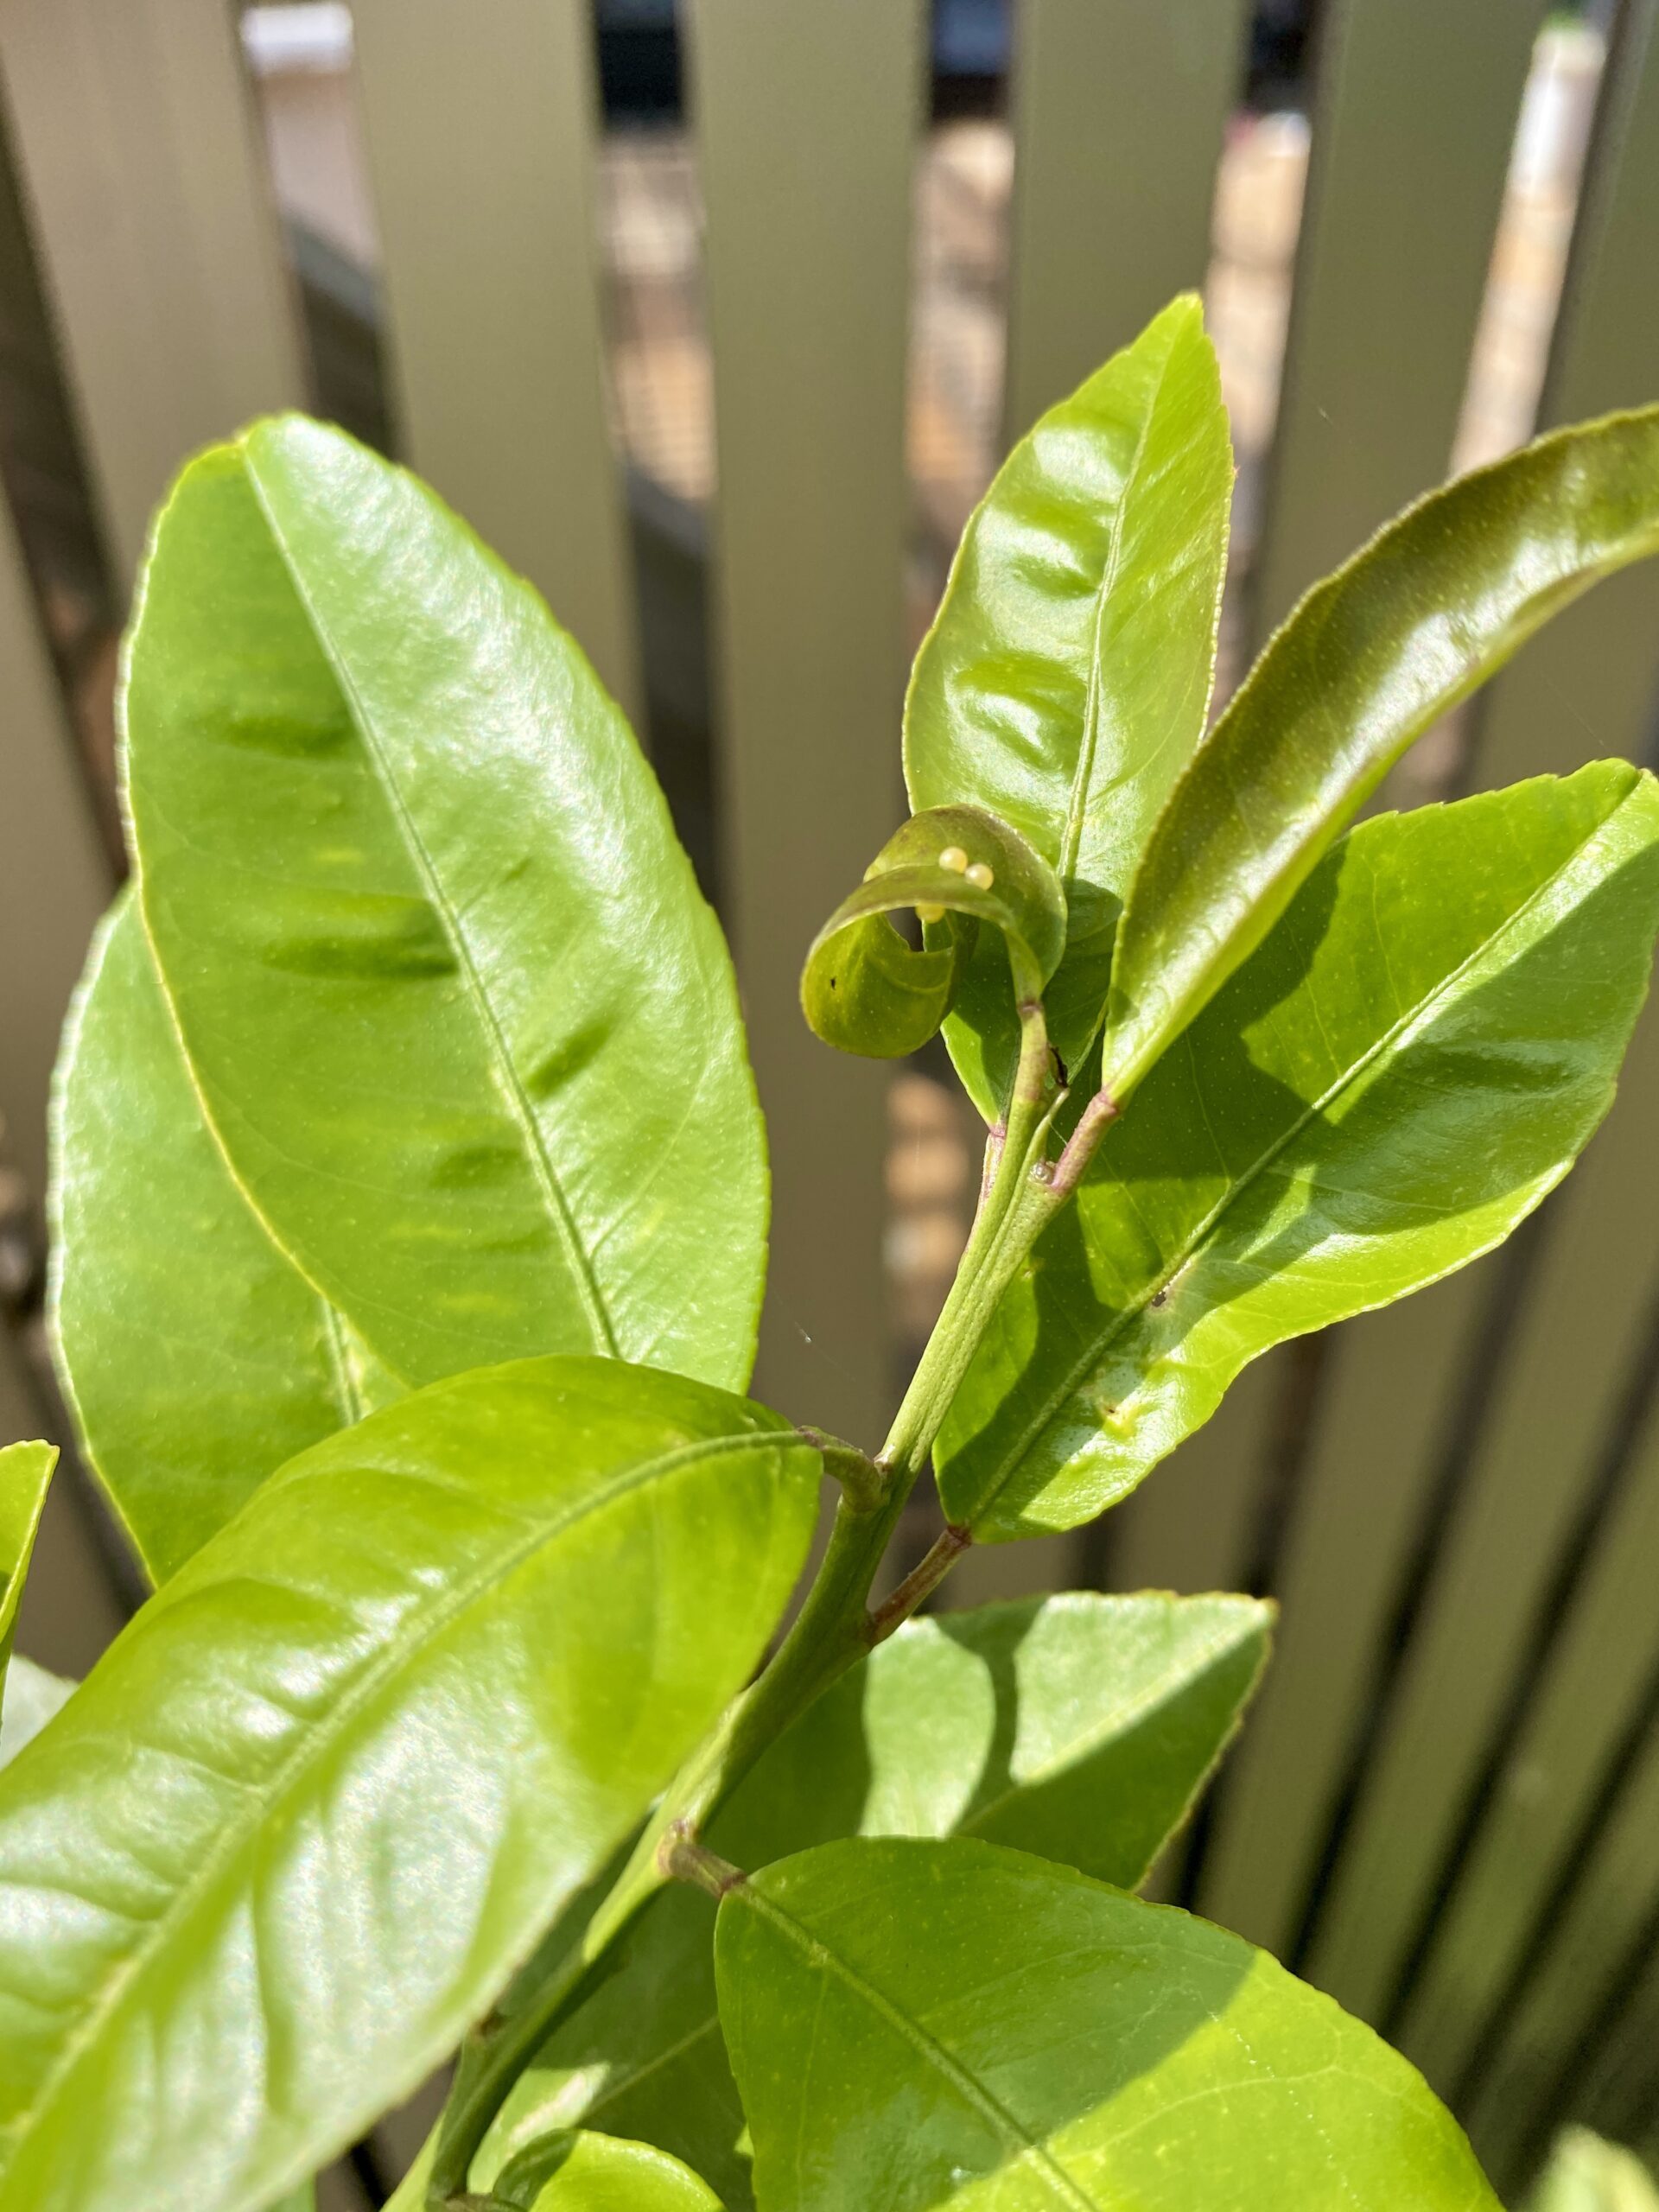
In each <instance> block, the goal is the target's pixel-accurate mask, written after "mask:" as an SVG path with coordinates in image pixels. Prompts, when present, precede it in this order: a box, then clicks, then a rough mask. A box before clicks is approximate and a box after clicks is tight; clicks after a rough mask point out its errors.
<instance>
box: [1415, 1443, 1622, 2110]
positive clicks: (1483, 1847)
mask: <svg viewBox="0 0 1659 2212" xmlns="http://www.w3.org/2000/svg"><path fill="white" fill-rule="evenodd" d="M1604 1410H1605V1409H1604ZM1626 1482H1627V1485H1628V1486H1627V1488H1626V1489H1625V1491H1624V1494H1623V1496H1622V1497H1620V1498H1619V1499H1618V1502H1617V1503H1616V1505H1615V1507H1614V1509H1613V1510H1611V1512H1610V1513H1608V1514H1607V1516H1605V1519H1604V1521H1603V1522H1602V1524H1601V1526H1600V1529H1599V1531H1598V1534H1597V1537H1596V1541H1595V1549H1594V1553H1593V1554H1592V1559H1591V1560H1590V1562H1589V1566H1588V1568H1587V1570H1586V1575H1585V1579H1584V1581H1583V1584H1582V1586H1581V1587H1580V1590H1579V1592H1578V1593H1577V1595H1576V1597H1575V1599H1574V1600H1573V1605H1572V1609H1571V1611H1570V1612H1569V1614H1568V1617H1567V1620H1566V1622H1565V1623H1564V1624H1563V1626H1562V1630H1561V1632H1560V1642H1559V1643H1558V1646H1557V1648H1556V1650H1555V1652H1554V1656H1553V1658H1552V1661H1551V1664H1550V1669H1549V1673H1548V1677H1547V1679H1546V1680H1545V1681H1544V1682H1543V1684H1542V1685H1541V1688H1540V1689H1539V1691H1538V1693H1537V1695H1536V1696H1535V1700H1534V1701H1533V1704H1532V1707H1531V1709H1530V1711H1529V1713H1528V1715H1527V1719H1526V1724H1525V1726H1524V1727H1523V1729H1522V1733H1521V1736H1520V1738H1519V1740H1518V1741H1517V1743H1516V1746H1515V1751H1514V1754H1513V1757H1512V1758H1511V1759H1510V1762H1509V1764H1508V1766H1507V1768H1506V1770H1505V1772H1504V1775H1503V1781H1502V1783H1501V1785H1500V1789H1499V1792H1498V1795H1497V1800H1496V1802H1495V1803H1494V1804H1493V1806H1492V1808H1491V1812H1490V1814H1489V1815H1488V1816H1487V1819H1486V1821H1485V1824H1484V1827H1483V1829H1482V1831H1481V1834H1480V1836H1479V1838H1478V1842H1477V1844H1476V1847H1475V1849H1474V1852H1473V1853H1472V1855H1471V1859H1470V1861H1469V1864H1468V1866H1466V1868H1465V1872H1464V1874H1463V1878H1462V1880H1461V1883H1460V1885H1459V1890H1458V1893H1457V1899H1456V1908H1455V1910H1454V1911H1453V1912H1452V1914H1451V1916H1449V1918H1448V1919H1447V1920H1446V1923H1443V1925H1442V1927H1441V1929H1440V1932H1439V1936H1438V1939H1437V1941H1436V1942H1435V1945H1434V1948H1433V1951H1432V1953H1431V1954H1430V1956H1429V1961H1428V1966H1427V1972H1426V1974H1424V1977H1423V1980H1422V1981H1421V1984H1420V1986H1419V1988H1418V1991H1417V1994H1416V1997H1415V1999H1414V2002H1413V2003H1412V2005H1410V2007H1409V2009H1408V2011H1407V2012H1406V2014H1405V2016H1404V2018H1403V2019H1402V2022H1401V2024H1400V2026H1399V2029H1398V2031H1397V2034H1396V2037H1395V2040H1396V2041H1397V2042H1398V2043H1399V2044H1400V2045H1401V2047H1402V2050H1406V2051H1407V2052H1408V2054H1409V2056H1411V2057H1412V2058H1413V2059H1414V2061H1415V2063H1417V2064H1418V2065H1419V2066H1421V2067H1422V2068H1423V2069H1424V2071H1425V2072H1426V2073H1427V2074H1428V2075H1429V2076H1430V2078H1431V2079H1432V2080H1433V2081H1437V2082H1453V2081H1456V2080H1458V2079H1459V2077H1460V2069H1461V2068H1462V2066H1463V2064H1464V2063H1465V2060H1466V2058H1467V2057H1468V2055H1469V2052H1470V2050H1471V2048H1472V2046H1473V2045H1474V2043H1475V2040H1476V2038H1477V2037H1478V2035H1479V2034H1480V2032H1481V2031H1482V2030H1483V2029H1484V2026H1485V2025H1486V2023H1487V2020H1488V2018H1489V2016H1490V2014H1491V2009H1492V2007H1493V2005H1495V2004H1496V2003H1497V2002H1498V2001H1499V1995H1500V1993H1501V1992H1502V1990H1503V1986H1504V1984H1505V1981H1506V1980H1507V1978H1508V1975H1509V1972H1510V1967H1511V1964H1512V1962H1513V1961H1514V1960H1515V1959H1516V1955H1517V1954H1518V1952H1519V1951H1520V1950H1521V1948H1522V1945H1523V1944H1524V1943H1525V1942H1526V1940H1527V1938H1528V1936H1529V1933H1530V1930H1531V1928H1532V1926H1533V1923H1534V1921H1535V1916H1536V1914H1537V1911H1538V1909H1539V1907H1540V1905H1541V1903H1542V1901H1543V1899H1544V1897H1545V1896H1546V1895H1547V1893H1548V1889H1549V1886H1550V1885H1551V1883H1552V1882H1553V1881H1554V1879H1555V1878H1556V1877H1557V1875H1558V1873H1559V1872H1560V1868H1561V1866H1562V1863H1563V1859H1564V1855H1565V1853H1567V1849H1568V1848H1569V1847H1570V1843H1571V1839H1572V1837H1573V1833H1574V1830H1575V1828H1576V1827H1577V1825H1578V1821H1579V1818H1580V1813H1581V1811H1582V1808H1584V1806H1585V1805H1586V1803H1587V1802H1590V1801H1591V1800H1592V1798H1593V1797H1594V1796H1595V1795H1596V1792H1597V1789H1598V1786H1599V1783H1600V1781H1601V1777H1602V1775H1603V1772H1604V1770H1605V1766H1606V1764H1607V1762H1608V1761H1609V1759H1610V1758H1611V1756H1612V1754H1613V1752H1614V1750H1615V1747H1616V1746H1617V1745H1618V1742H1619V1740H1620V1738H1622V1737H1623V1736H1624V1734H1625V1732H1626V1731H1627V1729H1628V1726H1629V1725H1630V1716H1631V1713H1632V1709H1633V1708H1634V1707H1636V1706H1637V1702H1638V1700H1640V1698H1641V1696H1642V1694H1643V1690H1644V1688H1645V1686H1646V1684H1647V1682H1648V1681H1649V1679H1650V1677H1651V1675H1652V1674H1653V1670H1654V1669H1655V1667H1656V1666H1659V1613H1656V1609H1655V1607H1654V1605H1653V1603H1652V1595H1653V1580H1654V1563H1655V1561H1656V1560H1659V1412H1656V1414H1654V1415H1653V1416H1652V1417H1650V1418H1649V1421H1648V1423H1647V1425H1646V1428H1645V1431H1644V1433H1643V1435H1642V1437H1641V1438H1640V1440H1638V1442H1637V1446H1635V1452H1634V1459H1633V1462H1632V1465H1631V1466H1630V1471H1629V1473H1628V1476H1627V1478H1626ZM1570 2048H1571V2046H1570V2044H1563V2045H1562V2050H1563V2052H1564V2053H1565V2052H1566V2051H1567V2050H1570Z"/></svg>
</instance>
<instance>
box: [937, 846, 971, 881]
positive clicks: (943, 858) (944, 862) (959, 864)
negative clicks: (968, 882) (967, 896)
mask: <svg viewBox="0 0 1659 2212" xmlns="http://www.w3.org/2000/svg"><path fill="white" fill-rule="evenodd" d="M939 866H940V867H941V868H949V869H950V873H951V874H952V875H962V874H965V873H966V870H967V867H968V855H967V854H966V853H964V852H963V849H962V847H961V846H960V845H947V846H946V847H945V849H944V851H943V852H942V853H941V854H940V855H939Z"/></svg>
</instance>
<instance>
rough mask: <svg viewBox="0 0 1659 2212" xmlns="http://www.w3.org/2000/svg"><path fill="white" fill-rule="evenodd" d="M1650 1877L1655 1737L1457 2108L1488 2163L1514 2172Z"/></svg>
mask: <svg viewBox="0 0 1659 2212" xmlns="http://www.w3.org/2000/svg"><path fill="white" fill-rule="evenodd" d="M1655 1887H1659V1741H1655V1743H1652V1745H1650V1747H1648V1754H1646V1758H1642V1761H1639V1765H1637V1770H1635V1774H1632V1778H1630V1787H1628V1789H1626V1794H1624V1798H1621V1802H1619V1808H1617V1812H1615V1816H1612V1821H1611V1822H1608V1825H1606V1829H1604V1832H1601V1836H1599V1840H1597V1842H1595V1847H1592V1853H1591V1865H1588V1869H1586V1873H1584V1880H1581V1885H1580V1893H1577V1897H1575V1900H1573V1904H1571V1907H1568V1911H1566V1913H1564V1918H1561V1923H1560V1927H1557V1929H1555V1931H1553V1940H1551V1944H1548V1951H1546V1953H1544V1960H1541V1964H1540V1971H1537V1974H1535V1975H1533V1978H1531V1982H1529V1986H1526V1991H1524V1993H1522V1998H1520V2002H1517V2006H1516V2013H1513V2018H1510V2022H1509V2033H1506V2037H1504V2046H1502V2050H1500V2055H1497V2062H1496V2063H1493V2069H1491V2073H1489V2075H1486V2082H1484V2084H1482V2086H1480V2093H1478V2094H1476V2101H1473V2106H1471V2110H1469V2113H1466V2114H1465V2117H1466V2121H1469V2126H1471V2130H1473V2137H1476V2144H1478V2148H1480V2152H1482V2157H1486V2159H1489V2161H1491V2165H1493V2172H1497V2174H1513V2172H1517V2152H1520V2150H1522V2145H1524V2144H1526V2139H1529V2134H1531V2133H1533V2124H1535V2114H1537V2110H1540V2106H1544V2101H1546V2099H1548V2097H1551V2093H1553V2088H1555V2082H1557V2075H1560V2070H1561V2063H1564V2057H1566V2059H1571V2057H1573V2055H1575V2053H1577V2050H1580V2049H1581V2044H1584V2037H1586V2033H1588V2031H1591V2024H1592V2019H1595V2015H1597V2006H1599V2002H1601V1998H1604V1995H1606V1991H1608V1988H1611V1986H1612V1980H1615V1975H1617V1974H1619V1968H1621V1964H1624V1960H1626V1955H1628V1951H1630V1947H1632V1944H1635V1942H1637V1940H1639V1936H1642V1927H1643V1923H1646V1918H1648V1913H1650V1911H1652V1896H1655Z"/></svg>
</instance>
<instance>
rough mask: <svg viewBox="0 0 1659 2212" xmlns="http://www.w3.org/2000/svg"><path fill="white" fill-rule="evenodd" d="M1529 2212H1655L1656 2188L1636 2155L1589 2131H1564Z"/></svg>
mask: <svg viewBox="0 0 1659 2212" xmlns="http://www.w3.org/2000/svg"><path fill="white" fill-rule="evenodd" d="M1528 2212H1659V2188H1656V2187H1655V2186H1654V2183H1653V2181H1652V2179H1651V2177H1649V2173H1648V2170H1647V2168H1646V2167H1645V2166H1644V2165H1643V2164H1642V2161H1641V2160H1640V2159H1639V2158H1637V2157H1636V2155H1635V2154H1634V2152H1630V2151H1624V2150H1621V2149H1620V2148H1619V2146H1618V2144H1616V2143H1605V2142H1604V2141H1603V2140H1602V2139H1601V2137H1600V2136H1599V2135H1592V2133H1590V2130H1589V2129H1588V2128H1587V2127H1567V2128H1563V2129H1562V2131H1561V2133H1560V2135H1559V2136H1557V2138H1556V2139H1555V2147H1554V2151H1552V2152H1551V2153H1550V2159H1549V2164H1548V2167H1547V2168H1546V2169H1545V2171H1544V2176H1543V2178H1542V2180H1541V2182H1540V2183H1539V2184H1538V2187H1537V2189H1536V2190H1535V2193H1534V2194H1533V2196H1531V2197H1530V2198H1529V2202H1528Z"/></svg>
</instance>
